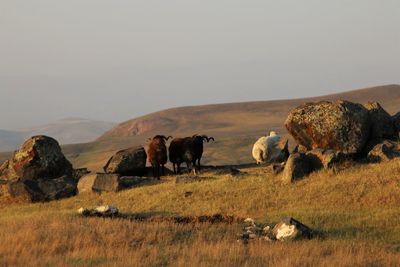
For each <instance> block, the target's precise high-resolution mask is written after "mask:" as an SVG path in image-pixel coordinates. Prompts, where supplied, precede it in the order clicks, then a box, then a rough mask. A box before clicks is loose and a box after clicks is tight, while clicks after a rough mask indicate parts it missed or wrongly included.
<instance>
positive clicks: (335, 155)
mask: <svg viewBox="0 0 400 267" xmlns="http://www.w3.org/2000/svg"><path fill="white" fill-rule="evenodd" d="M306 155H307V156H308V157H309V159H310V160H311V162H312V166H313V168H314V169H321V168H324V169H329V168H331V167H333V166H334V165H335V164H338V163H340V162H341V161H342V160H344V159H345V155H344V154H343V153H342V152H339V151H335V150H332V149H321V148H317V149H313V150H311V151H309V152H307V154H306Z"/></svg>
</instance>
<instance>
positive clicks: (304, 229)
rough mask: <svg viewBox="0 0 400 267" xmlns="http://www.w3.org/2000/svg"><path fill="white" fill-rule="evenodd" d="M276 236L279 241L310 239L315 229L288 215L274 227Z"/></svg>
mask: <svg viewBox="0 0 400 267" xmlns="http://www.w3.org/2000/svg"><path fill="white" fill-rule="evenodd" d="M272 233H273V235H274V237H275V238H276V239H277V240H279V241H291V240H299V239H310V238H311V237H312V235H313V231H312V230H311V229H310V228H309V227H308V226H306V225H304V224H302V223H301V222H299V221H297V220H295V219H293V218H291V217H287V218H284V219H282V220H281V221H280V222H279V223H277V224H276V225H275V226H274V228H273V229H272Z"/></svg>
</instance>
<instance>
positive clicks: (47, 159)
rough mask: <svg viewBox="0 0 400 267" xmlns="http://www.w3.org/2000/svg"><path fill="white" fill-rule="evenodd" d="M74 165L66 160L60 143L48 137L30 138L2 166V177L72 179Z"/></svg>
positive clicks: (0, 173) (0, 174) (9, 178)
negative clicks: (66, 177) (62, 177)
mask: <svg viewBox="0 0 400 267" xmlns="http://www.w3.org/2000/svg"><path fill="white" fill-rule="evenodd" d="M72 172H73V168H72V164H71V163H70V162H69V161H68V160H67V159H66V158H65V156H64V154H63V153H62V151H61V147H60V145H59V144H58V142H57V141H56V140H55V139H53V138H51V137H48V136H44V135H39V136H34V137H31V138H29V139H28V140H26V141H25V142H24V144H23V145H22V147H21V148H20V149H19V150H17V151H16V152H15V153H14V155H13V157H12V158H11V159H10V160H8V161H6V162H5V163H3V164H2V166H1V168H0V177H3V178H5V179H8V180H12V179H20V180H35V179H54V178H58V177H61V176H64V175H66V176H68V177H72Z"/></svg>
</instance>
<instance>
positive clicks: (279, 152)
mask: <svg viewBox="0 0 400 267" xmlns="http://www.w3.org/2000/svg"><path fill="white" fill-rule="evenodd" d="M287 149H288V142H287V141H286V144H285V145H284V147H282V143H281V137H280V136H279V135H277V134H276V132H274V131H271V132H270V133H269V136H263V137H261V138H259V139H258V140H257V142H256V143H255V144H254V146H253V158H254V159H255V160H256V161H257V164H261V163H272V162H278V161H284V160H285V156H286V155H285V152H286V151H287ZM287 153H288V152H287Z"/></svg>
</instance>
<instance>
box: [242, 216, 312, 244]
mask: <svg viewBox="0 0 400 267" xmlns="http://www.w3.org/2000/svg"><path fill="white" fill-rule="evenodd" d="M312 237H313V231H312V230H311V229H310V228H309V227H308V226H306V225H304V224H302V223H301V222H299V221H297V220H295V219H293V218H291V217H287V218H283V219H282V220H281V221H279V222H278V223H276V224H275V225H274V226H269V225H265V226H262V225H261V224H257V223H256V222H255V221H254V219H252V218H247V219H246V220H244V227H243V233H242V234H240V236H239V240H238V241H242V242H243V243H245V244H247V243H248V242H249V241H250V240H252V239H261V240H265V241H275V240H278V241H291V240H299V239H311V238H312Z"/></svg>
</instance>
